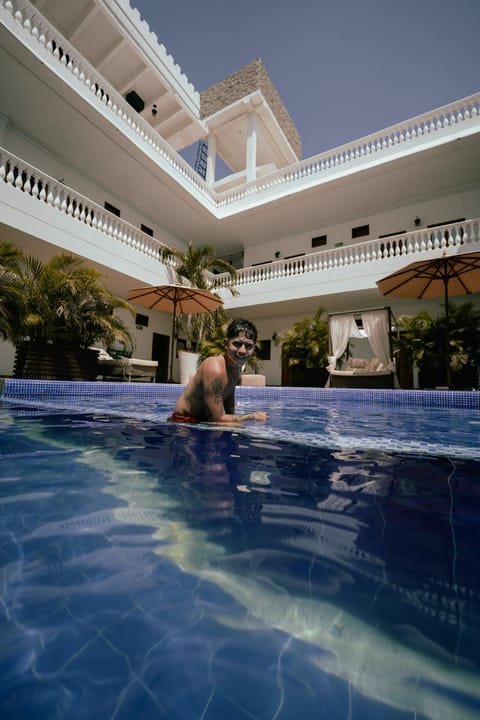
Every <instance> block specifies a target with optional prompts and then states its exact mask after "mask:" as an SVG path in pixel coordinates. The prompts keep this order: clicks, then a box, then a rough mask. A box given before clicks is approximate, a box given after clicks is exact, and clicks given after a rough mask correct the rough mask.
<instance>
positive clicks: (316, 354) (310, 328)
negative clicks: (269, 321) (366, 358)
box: [275, 308, 328, 386]
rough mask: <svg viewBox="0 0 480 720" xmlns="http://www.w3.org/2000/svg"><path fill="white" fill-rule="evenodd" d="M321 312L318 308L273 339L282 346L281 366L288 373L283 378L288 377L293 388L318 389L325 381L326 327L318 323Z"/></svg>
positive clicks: (326, 363)
mask: <svg viewBox="0 0 480 720" xmlns="http://www.w3.org/2000/svg"><path fill="white" fill-rule="evenodd" d="M324 312H325V310H324V309H323V308H319V309H318V310H317V311H316V312H315V313H314V314H313V315H312V316H307V317H304V318H303V319H302V320H299V321H298V322H296V323H294V324H293V325H292V327H291V328H289V329H288V330H285V331H284V332H282V333H279V334H278V335H277V337H276V339H275V342H276V344H277V345H278V344H280V343H281V345H282V365H283V366H284V368H289V369H290V370H289V372H286V373H285V374H286V375H288V374H290V375H291V376H292V382H293V384H296V385H305V384H309V385H314V386H319V385H320V386H322V385H324V384H325V382H326V380H327V377H328V374H327V369H326V368H327V365H328V323H327V321H326V320H323V319H322V317H323V314H324ZM282 384H286V383H283V381H282Z"/></svg>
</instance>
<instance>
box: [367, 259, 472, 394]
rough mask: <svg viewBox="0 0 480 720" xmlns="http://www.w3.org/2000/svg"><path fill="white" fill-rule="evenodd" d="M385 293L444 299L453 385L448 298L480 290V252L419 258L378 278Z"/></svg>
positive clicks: (448, 357)
mask: <svg viewBox="0 0 480 720" xmlns="http://www.w3.org/2000/svg"><path fill="white" fill-rule="evenodd" d="M377 286H378V289H379V290H380V292H381V293H382V295H391V296H393V297H399V298H417V299H419V300H421V299H423V298H427V299H428V298H439V297H443V298H444V299H445V326H446V331H445V342H446V363H447V367H446V375H447V385H448V386H450V375H451V369H450V339H449V318H448V298H449V296H450V295H470V294H471V293H476V292H480V252H470V253H463V254H461V255H443V256H442V257H440V258H433V259H432V260H420V261H419V262H414V263H411V264H410V265H407V266H406V267H404V268H402V269H401V270H397V271H396V272H394V273H392V274H391V275H387V277H385V278H383V280H379V281H378V282H377Z"/></svg>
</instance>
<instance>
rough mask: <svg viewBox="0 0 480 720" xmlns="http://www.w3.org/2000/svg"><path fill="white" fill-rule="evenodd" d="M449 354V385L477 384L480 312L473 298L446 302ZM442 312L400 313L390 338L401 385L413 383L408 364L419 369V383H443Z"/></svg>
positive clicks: (453, 386) (443, 320) (444, 359)
mask: <svg viewBox="0 0 480 720" xmlns="http://www.w3.org/2000/svg"><path fill="white" fill-rule="evenodd" d="M448 314H449V328H450V329H449V355H450V367H451V371H452V375H451V379H452V389H455V388H468V389H471V388H472V387H478V383H479V377H478V372H479V364H480V312H479V311H478V310H476V309H475V308H474V305H473V303H472V302H465V303H458V304H455V305H453V304H449V306H448ZM445 323H446V317H445V313H443V314H441V315H440V316H439V317H438V318H436V319H433V318H432V317H431V316H430V314H429V313H428V312H427V311H426V310H422V311H421V312H419V313H417V314H416V315H412V316H410V315H401V316H400V317H399V318H398V320H397V325H398V333H397V335H396V337H394V338H393V345H394V351H395V354H396V355H397V357H398V360H397V365H398V366H399V368H400V382H401V385H402V387H412V385H413V381H412V380H413V378H412V376H411V368H413V366H414V365H415V366H416V367H417V368H418V372H419V384H420V386H421V387H430V388H432V387H437V386H439V385H444V384H445V364H446V357H445V354H446V349H445V343H444V338H445Z"/></svg>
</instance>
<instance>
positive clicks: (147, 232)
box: [140, 223, 153, 237]
mask: <svg viewBox="0 0 480 720" xmlns="http://www.w3.org/2000/svg"><path fill="white" fill-rule="evenodd" d="M140 230H141V231H142V232H144V233H145V235H150V237H153V230H152V228H149V227H148V225H144V224H143V223H142V224H141V225H140Z"/></svg>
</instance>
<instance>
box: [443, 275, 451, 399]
mask: <svg viewBox="0 0 480 720" xmlns="http://www.w3.org/2000/svg"><path fill="white" fill-rule="evenodd" d="M443 282H444V286H445V355H446V364H447V367H446V370H447V386H448V389H449V390H450V389H451V386H452V369H451V367H450V327H449V324H450V319H449V316H448V273H447V270H446V268H445V275H444V278H443Z"/></svg>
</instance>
